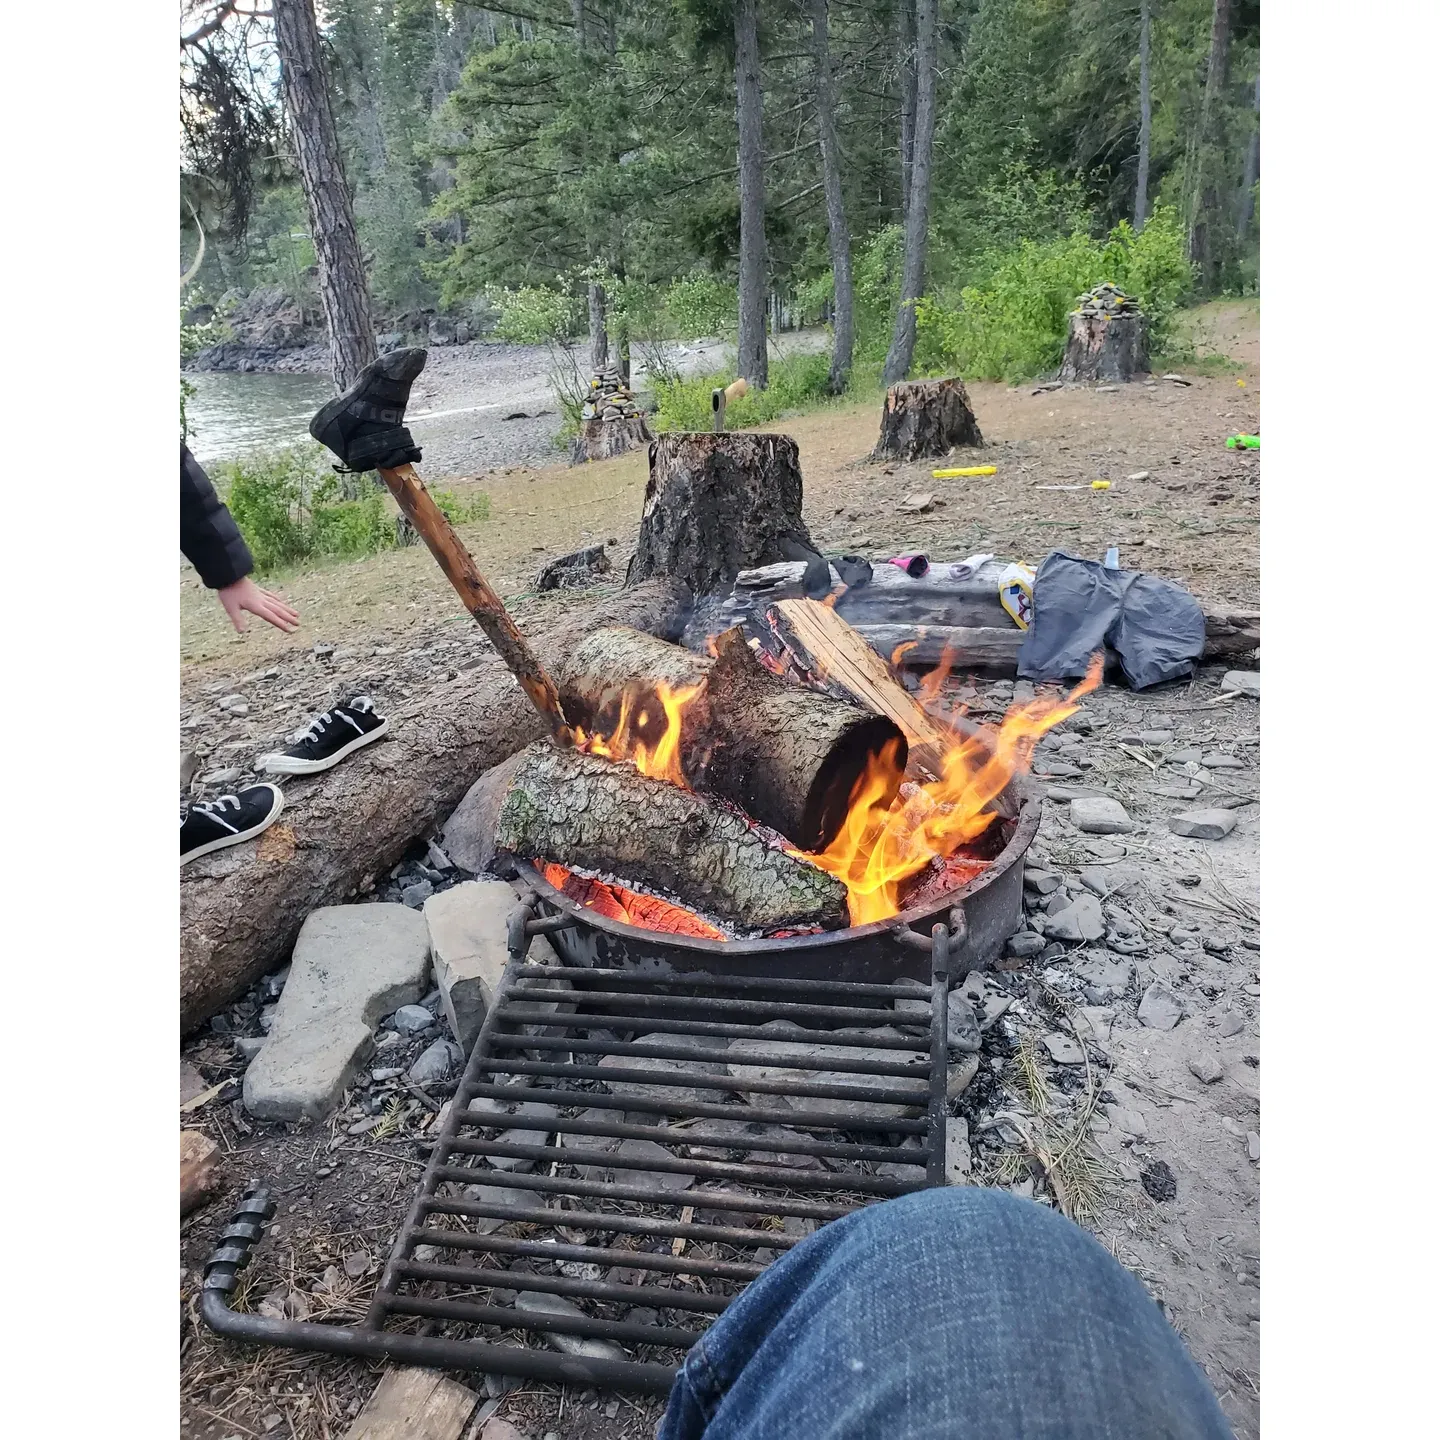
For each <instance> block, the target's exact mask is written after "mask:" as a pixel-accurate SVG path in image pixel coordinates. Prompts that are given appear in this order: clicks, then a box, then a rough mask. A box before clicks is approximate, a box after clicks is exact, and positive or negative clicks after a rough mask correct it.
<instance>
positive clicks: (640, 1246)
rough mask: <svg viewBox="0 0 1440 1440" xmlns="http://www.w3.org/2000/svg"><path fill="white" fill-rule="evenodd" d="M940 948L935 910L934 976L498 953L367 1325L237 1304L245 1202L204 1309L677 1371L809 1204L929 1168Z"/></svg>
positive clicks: (256, 1327) (496, 1362)
mask: <svg viewBox="0 0 1440 1440" xmlns="http://www.w3.org/2000/svg"><path fill="white" fill-rule="evenodd" d="M553 923H554V922H553V921H539V922H536V921H533V920H531V922H530V923H529V924H528V925H527V926H525V931H524V933H525V935H526V936H528V935H529V934H533V933H536V932H537V931H539V930H541V929H542V928H546V929H548V928H551V927H552V926H553ZM918 938H919V937H917V939H918ZM512 944H513V946H514V948H515V949H520V950H522V951H523V947H524V946H525V945H527V944H528V939H526V938H522V936H521V935H520V934H519V933H515V934H513V935H512ZM948 948H949V944H948V935H947V933H946V931H945V930H944V927H942V926H937V927H936V929H935V936H934V940H933V942H932V961H933V972H934V973H933V981H932V984H931V986H929V987H924V986H917V985H914V984H903V985H861V984H845V983H840V982H833V981H831V982H825V981H810V980H785V979H769V978H759V977H745V978H740V977H725V976H716V975H685V974H664V975H657V974H653V973H644V972H641V971H639V970H612V969H576V968H573V967H569V966H546V965H531V964H523V963H521V962H520V961H519V959H518V958H514V959H512V960H511V962H510V964H509V965H508V966H507V967H506V970H505V973H504V976H503V978H502V980H501V982H500V985H499V987H498V988H497V992H496V994H495V996H494V999H493V1003H492V1005H491V1008H490V1011H489V1013H488V1015H487V1017H486V1020H485V1024H484V1026H483V1028H482V1029H481V1032H480V1035H479V1038H478V1039H477V1041H476V1043H475V1046H474V1049H473V1051H472V1054H471V1058H470V1062H469V1064H468V1066H467V1069H466V1072H465V1076H464V1078H463V1079H462V1081H461V1083H460V1086H459V1088H458V1090H457V1092H456V1095H455V1098H454V1100H453V1102H452V1103H451V1105H450V1107H449V1111H448V1114H447V1115H446V1117H445V1121H444V1124H443V1125H442V1127H441V1130H440V1134H439V1138H438V1139H437V1141H436V1142H435V1147H434V1150H433V1152H432V1154H431V1158H430V1162H429V1165H428V1167H427V1169H426V1173H425V1177H424V1179H423V1181H422V1183H421V1185H420V1188H419V1191H418V1193H417V1194H416V1196H415V1199H414V1203H413V1205H412V1206H411V1209H410V1213H409V1215H408V1217H407V1218H406V1220H405V1222H404V1224H403V1226H402V1227H401V1231H400V1235H399V1238H398V1240H397V1243H396V1245H395V1248H394V1250H393V1252H392V1254H391V1256H390V1258H389V1261H388V1263H387V1264H386V1267H385V1270H384V1272H383V1274H382V1276H381V1279H380V1282H379V1285H378V1286H377V1288H376V1291H375V1295H374V1297H373V1299H372V1301H371V1304H370V1309H369V1313H368V1315H367V1316H366V1319H365V1321H364V1323H363V1324H362V1325H359V1326H349V1327H341V1326H327V1325H317V1324H311V1323H305V1322H295V1321H276V1320H269V1319H263V1318H261V1317H256V1316H250V1315H240V1314H238V1313H237V1312H234V1311H232V1310H230V1309H229V1307H228V1305H227V1304H226V1302H225V1296H226V1294H227V1293H228V1292H229V1291H230V1290H231V1289H233V1287H234V1276H235V1272H236V1270H238V1269H239V1268H240V1267H241V1266H243V1264H244V1263H245V1259H247V1258H248V1252H249V1249H250V1246H251V1245H252V1244H253V1243H254V1240H255V1239H256V1238H258V1234H259V1228H260V1227H259V1222H260V1219H261V1218H262V1212H263V1211H264V1208H265V1203H264V1200H263V1198H261V1197H252V1198H251V1199H250V1200H249V1201H247V1202H246V1203H247V1206H248V1210H247V1208H246V1206H242V1211H241V1214H239V1215H237V1217H236V1224H235V1225H232V1227H231V1228H230V1230H228V1231H227V1232H226V1235H225V1237H224V1239H223V1240H222V1245H221V1248H220V1250H219V1251H217V1252H216V1255H215V1257H214V1258H213V1259H212V1261H211V1263H210V1266H209V1267H207V1276H206V1295H205V1307H204V1313H205V1316H206V1319H207V1321H208V1322H209V1323H210V1324H211V1325H212V1326H213V1327H214V1328H215V1329H217V1330H221V1331H222V1332H226V1333H231V1334H236V1335H240V1336H243V1337H244V1338H248V1339H252V1340H268V1341H271V1342H272V1343H278V1344H286V1345H293V1346H297V1347H299V1348H311V1349H323V1350H330V1351H340V1352H342V1353H363V1354H371V1355H376V1354H388V1355H391V1356H394V1357H396V1358H401V1359H405V1360H407V1361H410V1362H411V1363H425V1364H431V1365H441V1366H445V1367H447V1368H462V1367H463V1368H474V1369H481V1370H487V1371H494V1372H499V1373H510V1374H518V1375H525V1376H529V1377H535V1378H542V1379H554V1380H567V1381H573V1382H577V1383H585V1384H595V1385H604V1386H609V1387H613V1388H623V1389H642V1390H653V1391H660V1392H663V1391H665V1390H668V1388H669V1385H670V1382H671V1380H672V1378H673V1376H674V1371H675V1367H676V1365H677V1364H678V1363H679V1361H680V1359H681V1358H682V1356H683V1354H684V1352H685V1350H686V1349H688V1348H689V1346H690V1345H691V1344H692V1343H693V1342H694V1341H695V1339H696V1338H697V1337H698V1336H699V1335H700V1334H701V1333H702V1332H703V1331H704V1329H705V1328H706V1327H707V1326H708V1325H709V1324H711V1323H713V1321H714V1318H715V1316H717V1315H719V1314H720V1313H721V1312H722V1311H724V1309H725V1308H726V1306H727V1305H728V1304H729V1303H730V1301H731V1300H733V1299H734V1298H735V1296H736V1295H738V1294H739V1293H740V1292H741V1291H742V1290H743V1289H744V1288H745V1286H746V1285H747V1284H748V1283H749V1282H750V1281H751V1280H753V1279H754V1278H755V1277H756V1276H758V1275H760V1274H761V1273H762V1272H763V1270H764V1268H765V1266H766V1264H768V1263H769V1262H770V1261H771V1260H773V1259H774V1258H775V1257H776V1256H778V1255H779V1254H782V1253H783V1252H784V1251H785V1250H787V1249H789V1248H790V1247H791V1246H793V1245H795V1244H796V1243H798V1241H799V1240H800V1239H801V1238H803V1236H804V1235H806V1234H808V1233H809V1232H810V1231H811V1230H812V1229H814V1228H815V1226H816V1225H819V1224H824V1223H825V1222H826V1221H828V1220H833V1219H837V1218H839V1217H840V1216H842V1215H844V1214H847V1213H848V1212H849V1211H851V1210H853V1209H854V1208H856V1206H858V1205H864V1204H868V1203H871V1202H873V1201H875V1200H879V1199H883V1198H886V1197H888V1196H893V1195H903V1194H906V1193H908V1192H910V1191H912V1190H918V1189H922V1188H924V1187H926V1186H927V1185H935V1184H942V1183H944V1173H945V1171H944V1161H945V1155H944V1149H945V1067H946V1059H947V1051H946V1034H945V1024H946V1002H947V997H948V973H947V971H948V959H947V956H948ZM516 1104H523V1105H524V1106H527V1107H531V1108H529V1109H524V1110H521V1111H520V1112H519V1113H518V1114H510V1113H506V1112H507V1107H509V1106H513V1105H516ZM302 1332H303V1333H302ZM316 1332H320V1333H319V1334H317V1333H316Z"/></svg>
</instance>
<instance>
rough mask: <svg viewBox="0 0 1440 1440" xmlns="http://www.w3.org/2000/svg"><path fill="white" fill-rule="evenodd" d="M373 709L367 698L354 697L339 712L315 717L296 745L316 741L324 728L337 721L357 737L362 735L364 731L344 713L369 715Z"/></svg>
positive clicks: (331, 711)
mask: <svg viewBox="0 0 1440 1440" xmlns="http://www.w3.org/2000/svg"><path fill="white" fill-rule="evenodd" d="M374 708H375V707H374V706H373V705H372V704H371V703H370V700H369V697H368V696H365V695H359V696H356V698H355V699H354V700H352V701H351V702H350V704H349V705H347V706H344V707H342V708H341V709H339V710H327V711H326V712H325V713H324V714H323V715H317V716H316V717H315V719H314V720H312V721H311V722H310V726H309V728H308V729H307V730H304V731H302V732H301V734H300V736H299V739H298V740H297V741H296V744H303V743H304V742H306V741H309V740H316V741H318V740H319V739H320V738H321V736H322V732H323V731H324V729H325V727H326V726H327V725H333V724H334V723H335V722H336V721H337V720H343V721H345V723H346V724H347V725H349V726H351V727H352V728H353V729H354V731H355V733H356V734H357V735H363V734H364V733H365V732H364V730H362V729H361V728H360V726H359V725H357V724H356V723H355V721H354V720H353V719H351V717H350V716H349V715H347V714H346V713H345V711H346V710H354V711H355V712H356V714H359V715H368V714H370V713H371V711H372V710H374Z"/></svg>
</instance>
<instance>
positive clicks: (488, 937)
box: [425, 879, 555, 1051]
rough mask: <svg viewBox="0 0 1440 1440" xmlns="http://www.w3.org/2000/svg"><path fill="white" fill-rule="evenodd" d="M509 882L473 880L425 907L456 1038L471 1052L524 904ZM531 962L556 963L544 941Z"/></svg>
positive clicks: (539, 942)
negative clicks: (510, 929)
mask: <svg viewBox="0 0 1440 1440" xmlns="http://www.w3.org/2000/svg"><path fill="white" fill-rule="evenodd" d="M518 903H519V902H518V900H517V899H516V896H515V892H514V891H513V890H512V889H511V888H510V886H509V885H507V884H506V883H505V882H504V881H503V880H488V879H487V880H467V881H466V882H465V883H464V884H463V885H456V886H454V887H453V888H452V889H449V890H442V891H441V892H440V893H439V894H438V895H432V896H431V897H430V898H429V899H428V900H426V902H425V924H426V925H427V926H428V927H429V933H430V948H431V951H432V952H433V954H434V957H435V983H436V984H437V985H438V986H439V987H440V1003H441V1004H442V1005H443V1006H444V1007H445V1018H446V1019H447V1020H449V1022H450V1029H451V1031H452V1032H453V1033H454V1035H455V1038H456V1039H457V1040H459V1042H460V1043H461V1044H462V1045H463V1046H464V1047H465V1049H466V1050H467V1051H468V1050H469V1049H470V1047H471V1046H472V1045H473V1044H474V1043H475V1037H476V1035H478V1034H479V1033H480V1026H481V1024H482V1023H483V1022H484V1019H485V1012H486V1011H487V1010H488V1009H489V1008H490V1000H491V997H492V996H493V995H494V993H495V987H496V985H498V984H499V983H500V972H501V971H502V970H504V968H505V961H506V960H507V959H508V958H509V950H508V948H507V946H508V940H507V930H506V925H507V922H508V921H509V918H510V912H511V911H512V910H514V908H515V906H516V905H517V904H518ZM530 958H531V959H533V960H535V961H537V962H538V963H540V964H544V965H550V964H554V963H555V959H554V952H553V951H552V950H551V949H550V946H549V944H548V943H546V942H544V941H543V940H539V939H537V940H534V941H532V942H531V947H530Z"/></svg>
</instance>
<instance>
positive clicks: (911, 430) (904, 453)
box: [870, 378, 985, 461]
mask: <svg viewBox="0 0 1440 1440" xmlns="http://www.w3.org/2000/svg"><path fill="white" fill-rule="evenodd" d="M984 443H985V442H984V440H983V439H982V438H981V436H980V426H979V424H978V423H977V422H976V419H975V412H974V411H973V410H972V409H971V408H970V396H969V395H968V394H967V393H966V391H965V384H964V381H962V380H957V379H953V378H951V379H946V380H910V381H901V383H900V384H898V385H892V386H891V387H890V388H889V389H888V390H887V391H886V392H885V408H884V409H883V410H882V411H881V412H880V438H879V439H878V440H877V441H876V442H875V448H874V450H872V451H871V452H870V458H871V459H872V460H905V461H909V460H920V459H922V458H924V457H925V456H934V455H947V454H949V452H950V451H951V450H952V449H954V448H955V446H957V445H983V444H984Z"/></svg>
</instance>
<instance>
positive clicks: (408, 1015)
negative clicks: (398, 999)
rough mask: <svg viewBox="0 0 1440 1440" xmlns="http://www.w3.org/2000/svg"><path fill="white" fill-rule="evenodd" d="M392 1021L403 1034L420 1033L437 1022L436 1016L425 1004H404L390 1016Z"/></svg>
mask: <svg viewBox="0 0 1440 1440" xmlns="http://www.w3.org/2000/svg"><path fill="white" fill-rule="evenodd" d="M390 1023H391V1025H393V1026H394V1027H395V1029H396V1030H398V1031H399V1032H400V1033H401V1034H402V1035H418V1034H419V1033H420V1032H421V1031H422V1030H428V1029H429V1028H430V1027H431V1026H432V1025H433V1024H434V1023H435V1017H434V1016H433V1015H432V1014H431V1013H430V1012H429V1011H428V1010H427V1009H426V1008H425V1007H424V1006H423V1005H402V1006H401V1007H400V1008H399V1009H398V1010H397V1011H396V1012H395V1013H394V1014H393V1015H392V1016H391V1017H390Z"/></svg>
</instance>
